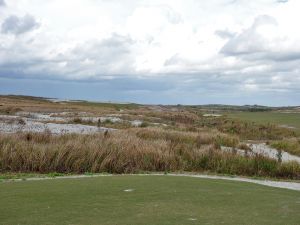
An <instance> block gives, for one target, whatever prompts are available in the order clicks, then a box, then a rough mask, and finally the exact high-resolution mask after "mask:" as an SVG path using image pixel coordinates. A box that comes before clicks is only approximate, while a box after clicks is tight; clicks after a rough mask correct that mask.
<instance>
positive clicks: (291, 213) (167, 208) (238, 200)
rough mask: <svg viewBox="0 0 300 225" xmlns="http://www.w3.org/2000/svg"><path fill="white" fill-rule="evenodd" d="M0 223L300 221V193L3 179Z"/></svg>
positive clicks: (180, 181) (216, 184)
mask: <svg viewBox="0 0 300 225" xmlns="http://www.w3.org/2000/svg"><path fill="white" fill-rule="evenodd" d="M0 199H1V200H0V224H1V225H2V224H3V225H14V224H22V225H25V224H30V225H35V224H39V225H40V224H44V225H45V224H73V225H75V224H76V225H77V224H88V225H93V224H101V225H116V224H118V225H119V224H122V225H123V224H124V225H135V224H139V225H141V224H145V225H150V224H151V225H155V224H161V225H167V224H172V225H176V224H178V225H179V224H180V225H183V224H272V225H274V224H285V225H288V224H293V225H296V224H300V192H299V191H292V190H285V189H280V188H271V187H266V186H261V185H257V184H250V183H245V182H236V181H226V180H210V179H199V178H192V177H169V176H131V175H125V176H105V177H94V178H77V179H71V178H70V179H53V180H39V181H20V182H2V183H0Z"/></svg>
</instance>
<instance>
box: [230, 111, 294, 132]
mask: <svg viewBox="0 0 300 225" xmlns="http://www.w3.org/2000/svg"><path fill="white" fill-rule="evenodd" d="M228 116H230V117H233V118H238V119H242V120H249V121H254V122H258V123H274V124H278V125H287V126H292V127H295V128H300V113H280V112H235V113H229V114H228Z"/></svg>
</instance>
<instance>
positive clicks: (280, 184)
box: [2, 173, 300, 191]
mask: <svg viewBox="0 0 300 225" xmlns="http://www.w3.org/2000/svg"><path fill="white" fill-rule="evenodd" d="M107 176H177V177H193V178H204V179H214V180H229V181H239V182H248V183H254V184H260V185H264V186H269V187H276V188H284V189H289V190H296V191H300V182H288V181H272V180H257V179H251V178H244V177H228V176H221V175H206V174H185V173H168V174H163V173H149V174H95V175H70V176H57V177H32V178H24V179H7V180H3V181H2V182H20V181H38V180H55V179H78V178H92V177H107Z"/></svg>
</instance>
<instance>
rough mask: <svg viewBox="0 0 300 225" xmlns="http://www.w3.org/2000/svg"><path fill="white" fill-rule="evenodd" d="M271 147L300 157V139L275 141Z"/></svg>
mask: <svg viewBox="0 0 300 225" xmlns="http://www.w3.org/2000/svg"><path fill="white" fill-rule="evenodd" d="M271 146H272V147H273V148H276V149H279V150H284V151H287V152H289V153H291V154H294V155H298V156H300V139H297V138H285V139H283V140H279V141H273V142H272V143H271Z"/></svg>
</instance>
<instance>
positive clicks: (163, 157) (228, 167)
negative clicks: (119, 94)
mask: <svg viewBox="0 0 300 225" xmlns="http://www.w3.org/2000/svg"><path fill="white" fill-rule="evenodd" d="M214 135H215V136H214ZM220 135H222V134H220V133H216V134H213V133H212V134H204V133H202V134H201V133H193V132H178V131H174V132H168V131H165V130H162V129H153V128H143V129H141V128H139V129H129V130H127V131H118V132H110V133H108V134H107V135H104V134H93V135H75V134H74V135H62V136H53V135H51V134H50V133H47V132H45V133H42V134H32V133H18V134H1V135H0V171H2V172H39V173H49V172H60V173H84V172H110V173H135V172H140V171H212V172H217V173H228V174H239V175H251V176H252V175H257V176H272V177H289V178H297V177H299V174H300V166H299V164H287V163H283V164H280V163H278V162H277V161H276V160H271V159H268V158H265V157H263V156H256V157H254V158H252V157H248V158H245V157H242V156H239V155H236V154H233V153H226V152H222V151H221V150H220V149H219V148H218V142H217V141H218V137H219V136H220Z"/></svg>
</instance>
